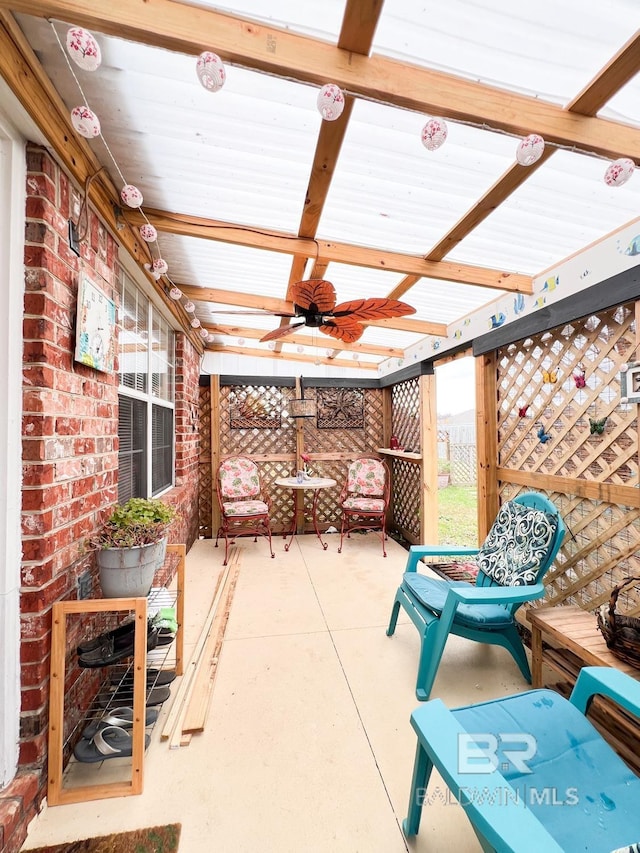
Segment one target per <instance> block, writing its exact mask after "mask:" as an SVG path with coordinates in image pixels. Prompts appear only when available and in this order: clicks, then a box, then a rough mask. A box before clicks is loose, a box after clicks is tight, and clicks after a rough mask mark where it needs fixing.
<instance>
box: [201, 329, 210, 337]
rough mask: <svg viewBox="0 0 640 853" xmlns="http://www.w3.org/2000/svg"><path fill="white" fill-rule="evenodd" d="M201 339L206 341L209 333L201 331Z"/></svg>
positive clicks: (204, 330)
mask: <svg viewBox="0 0 640 853" xmlns="http://www.w3.org/2000/svg"><path fill="white" fill-rule="evenodd" d="M200 337H201V338H204V339H205V340H206V339H207V338H208V337H209V332H208V331H207V330H206V329H200Z"/></svg>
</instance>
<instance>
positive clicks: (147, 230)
mask: <svg viewBox="0 0 640 853" xmlns="http://www.w3.org/2000/svg"><path fill="white" fill-rule="evenodd" d="M140 236H141V237H142V239H143V240H144V241H145V243H155V241H156V240H157V239H158V232H157V231H156V229H155V228H154V227H153V225H150V224H149V223H148V222H145V224H144V225H141V226H140Z"/></svg>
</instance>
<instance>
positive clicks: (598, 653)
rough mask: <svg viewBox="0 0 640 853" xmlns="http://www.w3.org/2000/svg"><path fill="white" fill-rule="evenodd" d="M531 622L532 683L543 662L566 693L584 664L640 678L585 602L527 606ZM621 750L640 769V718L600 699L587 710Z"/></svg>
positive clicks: (538, 679) (536, 683)
mask: <svg viewBox="0 0 640 853" xmlns="http://www.w3.org/2000/svg"><path fill="white" fill-rule="evenodd" d="M526 615H527V619H528V621H529V623H530V625H531V676H532V681H533V687H543V686H544V685H543V664H546V665H547V666H548V667H550V668H551V669H552V670H554V671H555V672H557V673H559V674H560V675H561V676H562V678H563V681H561V682H560V683H557V684H554V685H550V686H553V687H554V689H556V690H557V691H558V692H559V693H561V694H562V695H564V696H568V695H569V693H570V692H571V689H572V687H573V685H574V683H575V681H576V678H577V677H578V673H579V672H580V670H581V669H582V667H584V666H610V667H613V668H614V669H618V670H620V671H621V672H624V673H626V674H627V675H630V676H631V677H632V678H634V679H636V681H637V680H640V670H638V669H636V668H635V667H633V666H631V665H630V664H627V663H625V662H624V661H622V660H620V658H617V657H616V656H615V655H613V654H612V653H611V652H610V651H609V649H608V648H607V644H606V643H605V640H604V637H603V636H602V634H601V632H600V630H599V629H598V623H597V620H596V617H595V615H594V614H593V613H589V612H588V611H586V610H583V609H582V608H581V607H574V606H567V607H538V608H529V609H528V610H527V614H526ZM589 718H590V720H591V722H592V723H593V724H594V726H596V728H597V729H598V730H599V731H601V732H602V733H603V735H604V736H605V738H606V740H607V741H608V742H609V743H610V744H611V745H612V746H613V747H614V749H615V750H616V751H617V752H618V754H619V755H620V756H621V757H622V758H623V759H624V760H625V761H626V762H627V764H629V766H631V767H632V769H633V770H634V771H635V772H636V773H640V755H639V753H640V749H639V746H640V725H639V724H638V720H637V719H635V718H634V717H631V716H630V715H628V714H626V713H625V712H623V711H621V710H619V709H618V708H615V707H613V706H612V705H611V703H610V702H608V701H606V700H602V699H599V698H598V699H596V700H595V701H594V703H593V706H592V709H591V711H590V714H589Z"/></svg>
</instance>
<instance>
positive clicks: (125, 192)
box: [120, 184, 142, 207]
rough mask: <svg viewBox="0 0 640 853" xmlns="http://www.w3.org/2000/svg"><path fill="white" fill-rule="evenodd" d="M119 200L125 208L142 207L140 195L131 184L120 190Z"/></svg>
mask: <svg viewBox="0 0 640 853" xmlns="http://www.w3.org/2000/svg"><path fill="white" fill-rule="evenodd" d="M120 198H121V199H122V201H123V202H124V203H125V204H126V205H127V207H141V206H142V193H141V192H140V190H139V189H138V187H134V186H133V184H126V185H125V186H124V187H122V189H121V190H120Z"/></svg>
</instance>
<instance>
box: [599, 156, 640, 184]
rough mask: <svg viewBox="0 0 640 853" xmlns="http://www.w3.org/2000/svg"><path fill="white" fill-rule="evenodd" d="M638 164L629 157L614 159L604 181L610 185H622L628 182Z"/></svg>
mask: <svg viewBox="0 0 640 853" xmlns="http://www.w3.org/2000/svg"><path fill="white" fill-rule="evenodd" d="M635 167H636V165H635V163H634V162H633V160H630V159H629V158H628V157H621V158H620V159H619V160H614V161H613V163H611V165H610V166H609V167H608V168H607V171H606V172H605V173H604V182H605V184H606V185H607V186H608V187H621V186H622V185H623V184H626V183H627V181H628V180H629V178H630V177H631V175H633V170H634V169H635Z"/></svg>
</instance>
